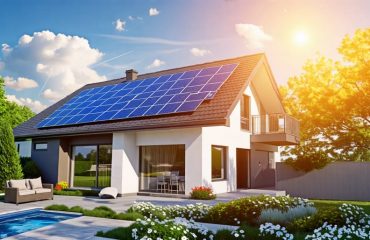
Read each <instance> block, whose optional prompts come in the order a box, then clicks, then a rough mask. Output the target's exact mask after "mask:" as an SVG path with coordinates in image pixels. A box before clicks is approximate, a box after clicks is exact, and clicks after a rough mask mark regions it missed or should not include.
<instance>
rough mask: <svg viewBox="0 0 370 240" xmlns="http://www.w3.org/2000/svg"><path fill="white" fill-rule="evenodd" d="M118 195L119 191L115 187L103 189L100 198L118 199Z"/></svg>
mask: <svg viewBox="0 0 370 240" xmlns="http://www.w3.org/2000/svg"><path fill="white" fill-rule="evenodd" d="M117 195H118V190H117V188H114V187H106V188H103V189H102V190H101V191H100V193H99V197H100V198H117Z"/></svg>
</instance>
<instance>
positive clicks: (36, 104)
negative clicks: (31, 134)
mask: <svg viewBox="0 0 370 240" xmlns="http://www.w3.org/2000/svg"><path fill="white" fill-rule="evenodd" d="M6 98H7V99H8V100H9V101H11V102H15V103H16V104H18V105H21V106H27V107H29V108H31V110H32V111H34V112H35V113H39V112H41V111H42V110H44V109H45V108H46V105H44V104H42V103H41V102H40V101H38V100H32V99H31V98H17V97H16V96H15V95H6Z"/></svg>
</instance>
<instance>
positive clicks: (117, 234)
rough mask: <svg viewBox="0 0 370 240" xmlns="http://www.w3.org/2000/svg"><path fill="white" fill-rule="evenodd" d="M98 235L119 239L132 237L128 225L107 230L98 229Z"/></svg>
mask: <svg viewBox="0 0 370 240" xmlns="http://www.w3.org/2000/svg"><path fill="white" fill-rule="evenodd" d="M96 236H98V237H105V238H113V239H119V240H127V239H132V237H131V228H130V227H119V228H115V229H112V230H109V231H107V232H103V231H99V232H97V233H96Z"/></svg>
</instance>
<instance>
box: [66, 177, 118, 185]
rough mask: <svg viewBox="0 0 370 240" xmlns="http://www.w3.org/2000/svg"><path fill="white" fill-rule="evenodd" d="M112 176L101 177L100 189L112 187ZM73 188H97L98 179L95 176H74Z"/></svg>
mask: <svg viewBox="0 0 370 240" xmlns="http://www.w3.org/2000/svg"><path fill="white" fill-rule="evenodd" d="M110 178H111V177H110V176H99V177H98V179H99V182H98V186H99V187H108V186H110ZM73 186H75V187H95V186H96V177H95V176H74V178H73Z"/></svg>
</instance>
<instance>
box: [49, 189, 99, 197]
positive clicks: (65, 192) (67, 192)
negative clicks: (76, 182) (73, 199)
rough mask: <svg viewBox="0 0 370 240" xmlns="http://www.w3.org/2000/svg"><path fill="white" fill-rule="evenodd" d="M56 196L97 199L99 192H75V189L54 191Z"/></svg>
mask: <svg viewBox="0 0 370 240" xmlns="http://www.w3.org/2000/svg"><path fill="white" fill-rule="evenodd" d="M54 194H55V195H64V196H78V197H82V196H85V197H88V196H92V197H96V196H98V194H99V192H97V191H94V190H74V189H63V190H59V191H57V190H54Z"/></svg>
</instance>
